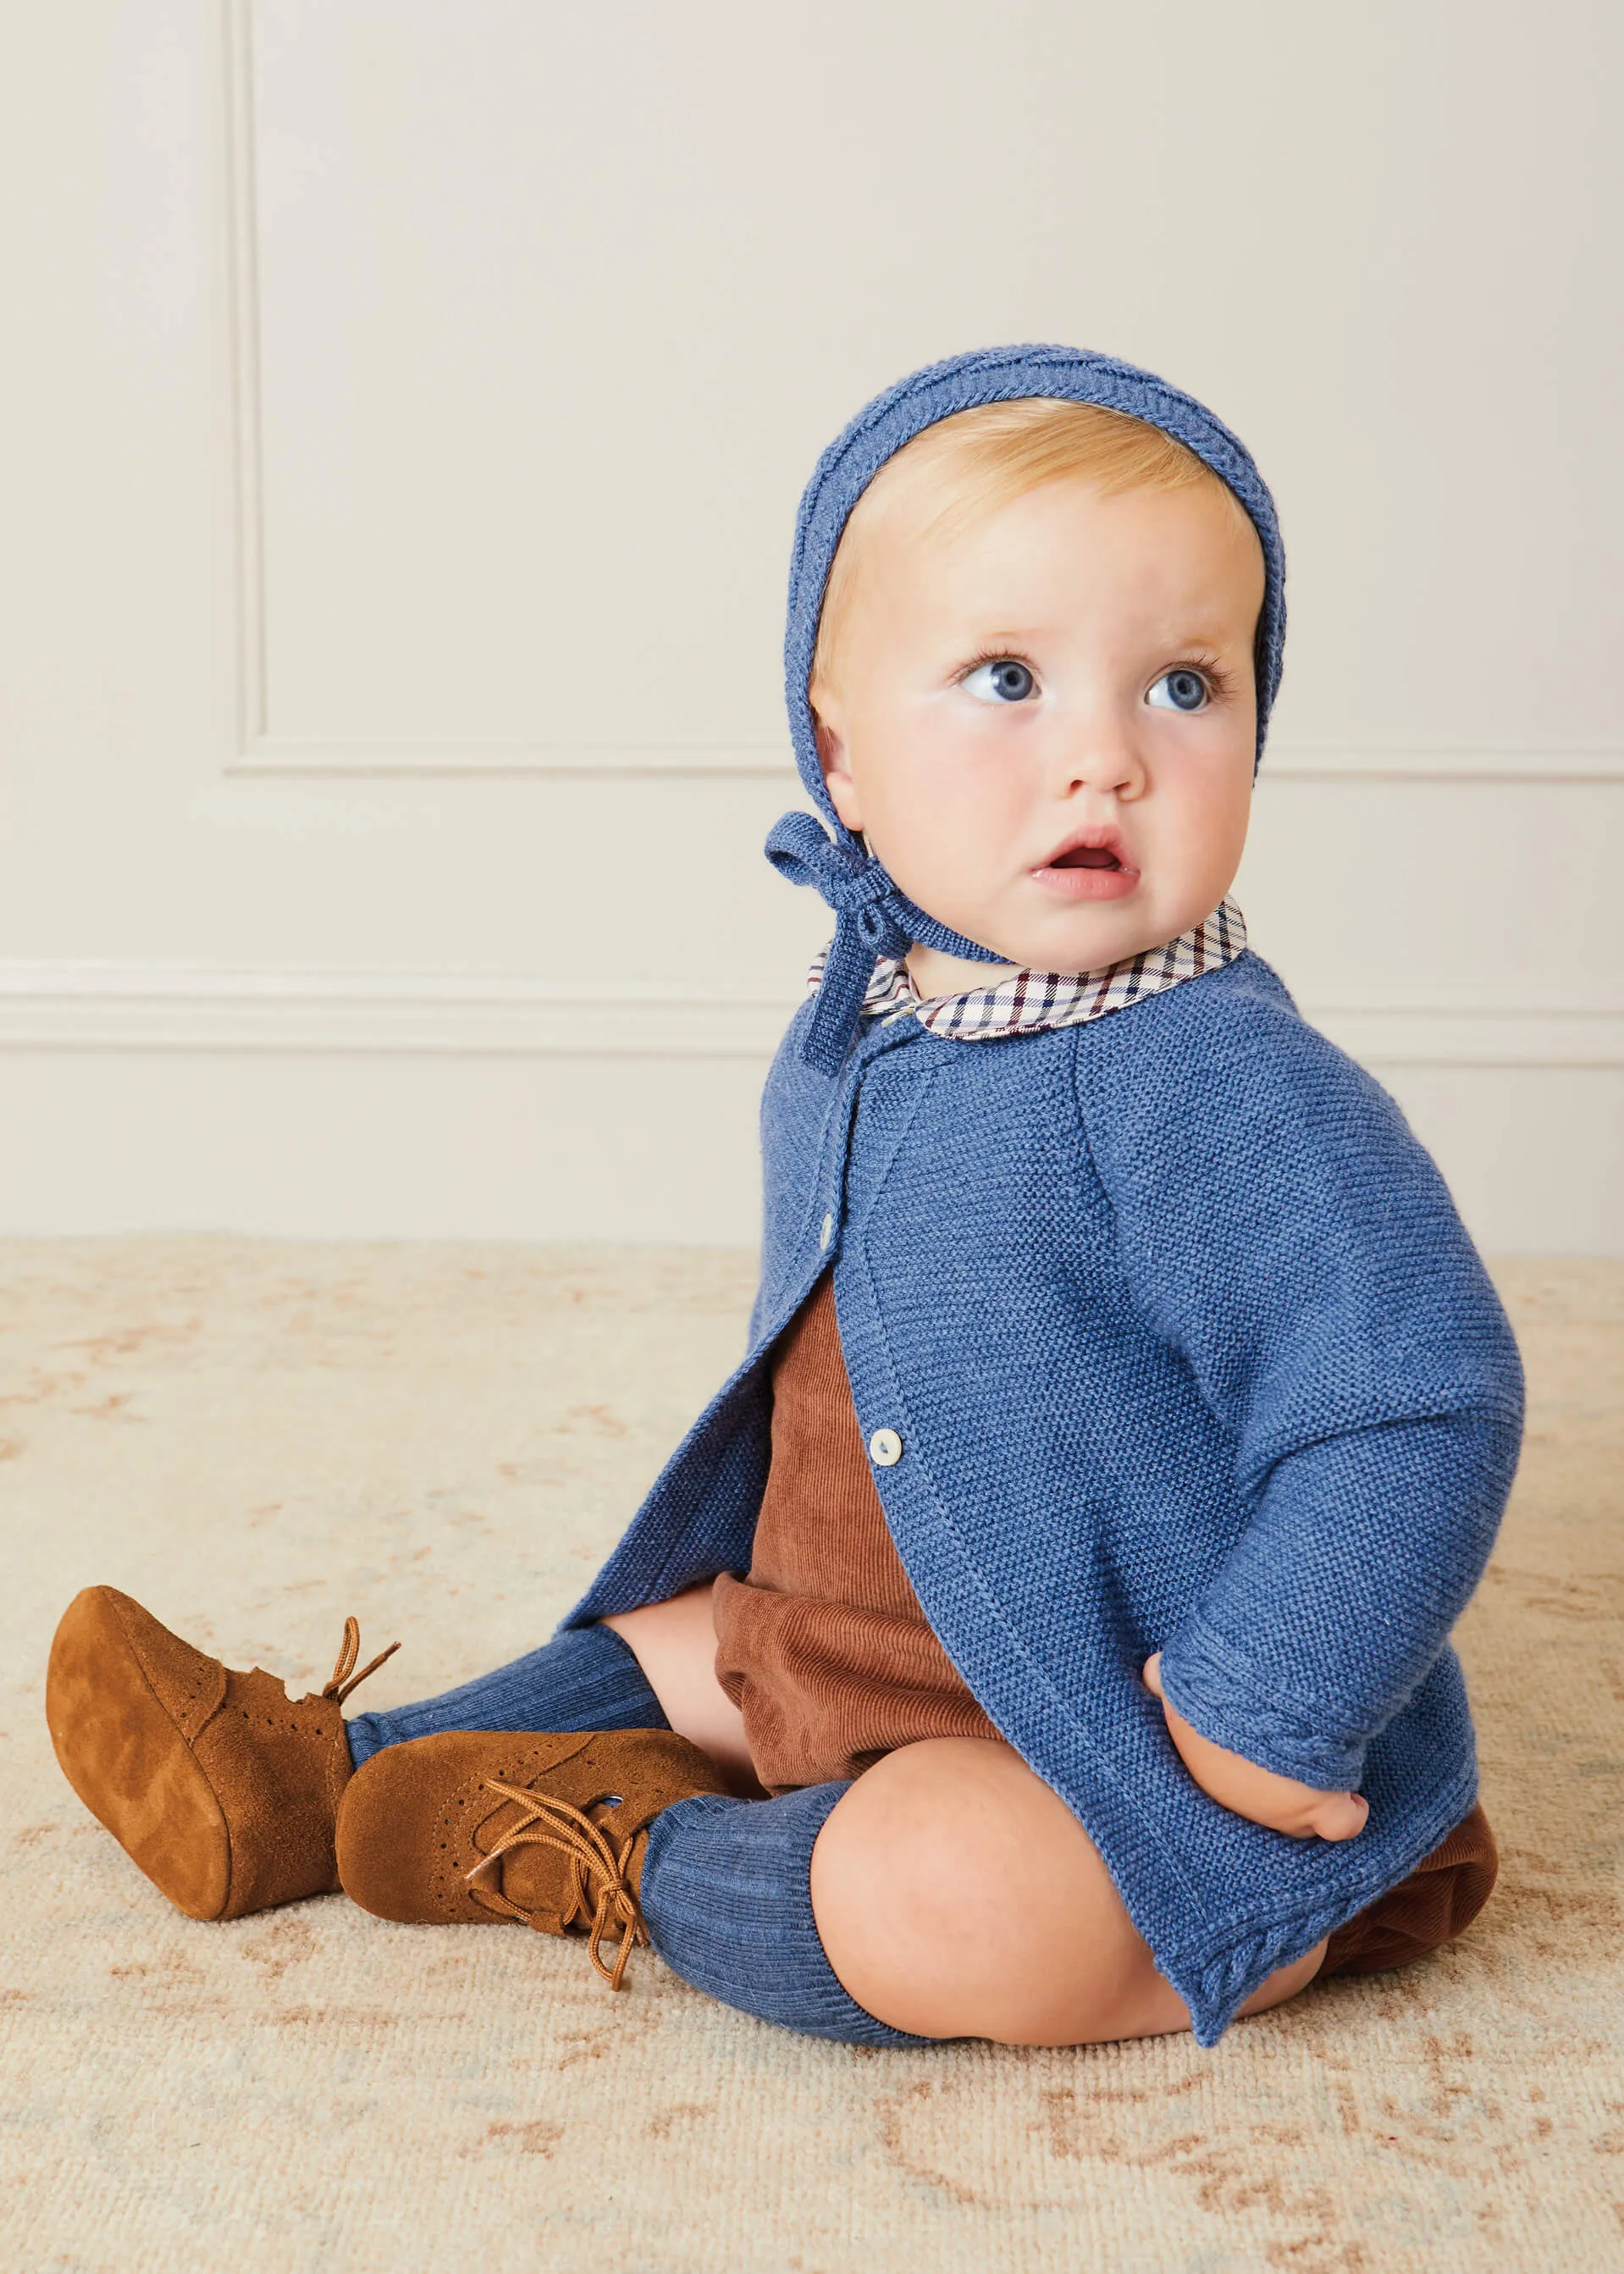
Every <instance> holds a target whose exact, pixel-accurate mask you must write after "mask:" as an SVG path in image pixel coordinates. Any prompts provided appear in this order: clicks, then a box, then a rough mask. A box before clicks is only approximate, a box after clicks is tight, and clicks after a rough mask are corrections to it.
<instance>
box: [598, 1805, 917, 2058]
mask: <svg viewBox="0 0 1624 2274" xmlns="http://www.w3.org/2000/svg"><path fill="white" fill-rule="evenodd" d="M848 1789H849V1788H848V1787H847V1786H846V1785H844V1784H815V1785H808V1786H806V1787H805V1788H803V1789H802V1790H801V1791H800V1792H786V1793H784V1794H782V1795H780V1796H779V1797H778V1799H777V1800H728V1799H725V1798H723V1797H720V1796H716V1795H712V1794H710V1793H702V1794H700V1795H699V1796H698V1797H697V1798H696V1799H694V1800H680V1801H679V1802H678V1803H677V1804H676V1806H675V1807H674V1808H667V1809H665V1811H663V1812H662V1813H661V1814H660V1815H658V1816H657V1817H656V1818H655V1819H654V1821H653V1823H652V1824H651V1825H650V1827H649V1845H648V1851H647V1853H646V1854H645V1856H644V1857H643V1886H642V1896H641V1900H642V1904H643V1916H644V1918H645V1919H646V1920H647V1921H648V1925H649V1933H650V1938H651V1939H652V1940H653V1944H654V1947H655V1949H656V1950H658V1953H659V1954H660V1956H661V1957H662V1958H663V1959H664V1960H665V1963H666V1965H667V1966H669V1967H670V1968H671V1969H672V1971H673V1973H675V1974H680V1976H681V1977H682V1979H683V1980H684V1981H685V1982H691V1983H692V1984H693V1985H694V1987H695V1989H696V1990H703V1991H706V1992H709V1993H710V1995H711V1997H712V1998H719V1999H721V2000H722V2001H723V2003H724V2004H725V2005H728V2006H737V2007H741V2009H742V2010H743V2011H744V2012H745V2013H747V2014H755V2015H756V2018H757V2019H758V2020H760V2021H763V2022H777V2023H778V2026H779V2027H780V2028H781V2029H799V2030H801V2032H802V2034H803V2035H804V2036H807V2037H838V2038H840V2039H841V2040H843V2041H844V2042H845V2043H846V2044H853V2045H925V2044H933V2043H934V2042H935V2040H934V2039H932V2038H929V2037H910V2036H908V2034H907V2033H906V2030H903V2029H891V2028H889V2027H888V2026H887V2024H886V2023H885V2022H876V2020H875V2018H874V2016H873V2014H867V2013H865V2012H864V2011H863V2009H862V2007H861V2006H860V2005H859V2004H858V2003H857V2001H856V1999H854V1998H853V1997H851V1996H850V1995H849V1994H848V1993H847V1992H846V1990H844V1989H843V1988H842V1987H841V1985H840V1982H839V1980H838V1977H837V1976H836V1973H835V1970H834V1969H833V1967H831V1964H830V1963H829V1961H828V1959H827V1958H826V1957H825V1956H824V1955H823V1944H822V1942H821V1941H820V1940H819V1939H818V1932H817V1924H816V1920H815V1919H814V1918H813V1916H812V1894H811V1886H810V1876H809V1875H810V1872H811V1869H812V1843H813V1841H815V1840H816V1838H817V1835H818V1833H819V1831H820V1830H821V1829H822V1827H823V1819H824V1818H825V1817H826V1816H827V1815H828V1814H829V1811H830V1810H831V1808H833V1806H834V1804H835V1803H836V1802H837V1801H838V1799H839V1797H840V1796H841V1794H842V1793H843V1792H846V1790H848Z"/></svg>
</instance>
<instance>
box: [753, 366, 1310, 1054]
mask: <svg viewBox="0 0 1624 2274" xmlns="http://www.w3.org/2000/svg"><path fill="white" fill-rule="evenodd" d="M1031 396H1043V397H1047V398H1049V399H1050V400H1053V401H1057V402H1063V403H1095V404H1097V405H1098V406H1099V408H1100V409H1101V410H1119V411H1122V412H1124V414H1125V415H1126V416H1127V417H1129V418H1141V419H1143V420H1144V421H1145V423H1146V424H1147V425H1150V426H1156V427H1159V428H1160V429H1161V430H1162V433H1164V434H1170V435H1171V436H1172V438H1173V440H1175V441H1176V442H1182V443H1183V444H1184V447H1185V448H1186V449H1189V450H1192V451H1193V452H1194V453H1195V455H1196V456H1197V457H1198V458H1199V459H1200V460H1201V461H1202V462H1203V463H1204V464H1206V465H1207V466H1209V467H1210V468H1211V469H1212V471H1213V472H1214V473H1215V474H1216V475H1217V476H1218V478H1219V479H1220V480H1221V481H1222V482H1224V483H1225V484H1227V486H1229V489H1230V490H1232V491H1233V492H1234V493H1235V495H1236V497H1237V499H1238V500H1239V501H1240V502H1241V504H1242V505H1243V506H1244V508H1245V509H1246V512H1247V514H1248V516H1250V518H1251V521H1252V526H1253V528H1254V529H1255V530H1256V531H1257V532H1258V539H1259V543H1260V545H1261V546H1262V547H1263V566H1264V590H1263V607H1262V612H1261V614H1259V619H1258V636H1257V655H1256V662H1257V692H1258V757H1259V760H1260V759H1261V757H1262V756H1263V738H1264V734H1265V731H1266V729H1267V725H1268V714H1269V709H1270V706H1271V704H1273V702H1274V691H1275V689H1276V688H1277V687H1278V686H1279V684H1280V665H1281V651H1282V647H1283V645H1284V641H1285V629H1286V609H1285V592H1284V584H1285V567H1286V564H1285V555H1284V553H1283V552H1282V548H1281V542H1280V529H1279V524H1278V523H1277V522H1276V519H1275V516H1274V500H1273V498H1271V496H1270V495H1269V493H1268V490H1267V486H1266V485H1265V483H1264V480H1263V477H1262V476H1261V475H1260V474H1259V471H1258V470H1257V468H1256V466H1255V465H1254V464H1253V463H1252V459H1251V457H1250V456H1249V455H1248V454H1247V451H1246V449H1245V448H1244V445H1243V444H1242V443H1240V442H1239V441H1237V439H1236V437H1235V436H1234V435H1233V434H1231V433H1230V432H1229V428H1228V427H1227V426H1225V425H1222V424H1221V423H1220V422H1219V420H1217V419H1216V418H1214V417H1213V414H1212V412H1211V411H1210V410H1205V409H1204V408H1203V407H1202V405H1201V404H1200V403H1197V402H1196V401H1195V399H1194V398H1193V396H1191V395H1182V394H1180V392H1179V391H1178V389H1177V388H1172V387H1169V386H1168V384H1167V382H1166V381H1165V380H1160V379H1157V378H1155V377H1154V374H1153V373H1150V372H1147V371H1139V370H1137V369H1136V368H1135V367H1134V365H1132V364H1126V363H1118V362H1116V360H1115V359H1114V358H1111V357H1109V356H1101V355H1093V354H1090V353H1089V352H1088V351H1087V350H1086V349H1082V348H1055V347H1028V348H986V349H982V350H980V351H979V352H977V353H975V354H974V355H963V356H952V357H950V358H949V359H948V360H947V361H946V362H945V363H937V364H931V365H929V366H928V367H927V368H926V369H925V370H923V371H918V372H915V373H914V374H913V375H912V377H911V378H908V379H904V380H898V383H897V385H896V386H895V387H892V388H887V389H886V391H885V393H884V394H883V395H876V397H875V399H874V401H873V402H872V403H869V405H868V408H867V410H861V411H859V413H858V414H857V417H856V418H853V421H852V423H851V425H849V426H848V427H847V428H846V432H845V433H843V434H842V435H840V436H839V438H838V440H836V441H834V442H832V443H831V445H830V447H829V448H828V449H827V450H825V451H824V453H823V456H822V457H821V458H820V459H819V460H818V462H817V465H816V469H815V471H814V472H813V475H812V478H811V480H810V482H808V485H807V489H806V494H805V495H804V496H803V497H802V499H801V511H800V514H799V515H798V516H797V518H796V523H795V541H794V545H793V549H792V552H791V554H790V577H789V622H788V628H787V629H786V634H785V641H784V683H785V694H786V699H787V701H788V704H789V723H790V737H791V740H792V742H793V744H794V749H795V764H796V767H797V769H798V771H799V772H800V775H801V780H802V782H803V783H804V784H805V785H806V788H807V791H808V794H809V795H810V797H811V798H812V800H813V802H814V803H815V804H816V807H817V809H818V811H819V812H820V813H821V814H822V815H823V817H824V818H825V820H826V821H827V822H828V825H829V827H828V830H827V831H826V830H825V829H824V828H823V825H822V824H821V823H819V822H817V821H816V820H814V819H813V817H812V816H811V815H810V814H808V813H800V812H796V813H786V814H785V815H784V817H782V819H781V820H779V821H778V822H776V823H775V824H774V825H773V827H772V829H771V832H770V833H769V835H768V838H767V848H766V849H767V858H768V859H769V860H770V861H771V863H772V865H773V867H774V868H775V869H776V870H778V874H779V875H780V876H781V877H788V879H789V881H790V883H791V884H793V885H812V886H813V887H814V889H815V890H816V891H817V892H821V893H822V895H823V899H824V900H826V901H827V902H828V903H829V906H830V907H831V908H832V909H833V910H834V913H835V937H834V945H833V946H832V948H831V951H830V955H829V961H828V963H827V965H826V966H825V968H824V971H823V979H822V982H821V983H820V984H819V987H818V990H817V994H816V998H815V1001H814V1005H813V1009H812V1015H811V1019H810V1021H809V1023H808V1028H807V1032H806V1036H805V1039H804V1040H803V1042H802V1044H801V1055H802V1057H803V1058H805V1060H806V1062H807V1064H808V1065H811V1066H816V1068H817V1069H818V1070H819V1071H820V1072H821V1073H828V1074H835V1073H838V1072H839V1070H840V1068H841V1066H842V1065H844V1064H845V1062H846V1054H847V1052H848V1051H849V1050H850V1049H851V1046H852V1040H853V1035H855V1033H856V1031H857V1022H858V1018H859V1015H860V1013H861V1009H862V1001H863V997H864V996H865V995H866V994H867V992H868V982H869V980H870V979H871V978H872V977H873V975H874V968H875V965H876V962H877V961H878V960H879V958H880V957H881V956H902V955H906V953H907V951H908V949H909V948H910V947H911V946H914V945H919V946H921V947H934V948H936V949H939V950H940V951H941V952H942V953H944V954H945V955H955V956H964V957H966V958H969V959H971V960H974V961H976V962H979V963H1004V962H1007V961H1008V960H1009V959H1008V958H1007V957H1006V956H1004V955H1002V954H1000V953H998V952H997V950H996V949H994V948H989V947H983V946H982V945H981V944H980V943H979V942H978V941H975V940H972V939H966V938H964V937H962V935H961V934H959V932H956V931H951V930H949V928H948V927H947V925H945V924H942V923H938V922H936V918H935V917H934V916H931V915H927V914H926V912H925V910H924V909H923V908H920V907H915V906H914V902H913V901H912V900H909V898H908V897H907V895H906V892H903V891H902V889H901V887H900V886H899V885H897V884H896V883H895V882H894V880H893V879H892V877H891V875H890V873H889V871H888V870H886V868H885V867H884V865H883V862H880V861H878V860H876V858H875V856H874V855H872V854H871V853H868V852H867V851H865V849H864V847H862V845H861V843H860V842H859V840H857V839H856V838H855V837H854V836H853V834H852V832H851V831H850V830H848V829H847V828H846V827H845V825H843V824H842V822H841V821H840V819H839V817H838V815H837V814H836V812H835V809H834V807H833V806H832V804H831V802H830V797H829V791H828V787H827V786H826V785H825V783H824V780H823V768H822V766H821V765H820V764H819V763H818V756H817V741H816V729H815V727H814V722H813V717H812V707H811V704H810V703H809V701H808V696H807V684H808V679H809V677H810V675H811V670H812V658H813V653H814V651H815V650H816V645H817V627H818V618H819V616H820V615H821V614H822V613H823V594H824V591H825V588H826V587H827V585H828V582H829V571H830V568H831V563H832V562H833V560H834V556H835V548H836V546H838V544H839V542H840V532H841V531H842V530H843V529H844V528H845V527H846V518H847V516H849V514H850V513H851V510H852V508H853V506H854V505H855V504H856V502H857V501H858V499H859V498H860V497H861V495H862V493H863V492H864V491H865V490H866V489H867V488H868V485H869V483H870V482H871V481H872V480H873V479H874V477H875V476H876V474H877V473H878V471H880V468H881V467H882V466H883V465H884V463H886V461H887V459H889V458H891V457H894V456H896V454H897V452H898V450H899V449H901V448H902V447H903V445H904V443H905V442H911V441H912V440H913V439H914V436H915V435H916V434H919V433H923V431H924V429H925V428H926V427H927V426H934V425H936V421H937V420H938V419H942V418H951V417H952V415H953V413H954V412H955V411H959V410H973V409H974V408H976V407H977V406H979V405H980V404H981V403H1012V402H1018V401H1021V400H1024V399H1026V398H1027V397H1031Z"/></svg>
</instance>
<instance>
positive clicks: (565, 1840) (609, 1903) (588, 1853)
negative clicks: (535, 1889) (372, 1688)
mask: <svg viewBox="0 0 1624 2274" xmlns="http://www.w3.org/2000/svg"><path fill="white" fill-rule="evenodd" d="M485 1789H486V1790H487V1791H488V1792H493V1793H497V1794H499V1795H500V1797H501V1798H502V1799H503V1800H509V1801H512V1802H513V1803H514V1804H515V1807H516V1808H517V1809H518V1810H519V1811H520V1814H519V1818H518V1821H517V1822H516V1823H515V1824H513V1825H511V1826H509V1827H508V1830H507V1831H506V1832H504V1833H503V1834H502V1835H501V1837H500V1839H499V1840H498V1841H497V1842H496V1844H495V1846H494V1847H493V1848H492V1849H491V1851H490V1853H489V1855H487V1856H485V1857H483V1858H482V1860H481V1861H480V1862H479V1863H478V1864H475V1866H474V1869H473V1871H470V1873H469V1874H468V1891H469V1894H470V1895H471V1896H472V1897H473V1899H474V1901H476V1902H477V1903H482V1904H484V1905H485V1909H487V1910H497V1911H501V1912H503V1913H505V1914H506V1916H508V1917H509V1918H516V1919H523V1920H525V1921H527V1922H528V1921H529V1919H530V1913H529V1912H528V1911H527V1910H525V1909H523V1908H522V1907H521V1905H519V1904H518V1903H515V1902H514V1901H512V1900H511V1898H510V1897H508V1896H507V1895H505V1894H503V1893H502V1892H501V1890H500V1887H495V1886H491V1885H490V1884H489V1883H488V1882H484V1883H480V1882H477V1880H476V1877H475V1875H476V1873H478V1872H482V1871H486V1870H487V1869H488V1868H489V1866H490V1865H491V1864H493V1863H494V1862H496V1860H497V1859H498V1858H499V1857H500V1856H506V1855H508V1853H509V1851H510V1850H511V1849H515V1848H555V1849H558V1851H559V1852H560V1855H564V1856H568V1858H569V1891H568V1908H567V1909H566V1910H565V1912H564V1915H563V1917H562V1919H561V1920H560V1925H561V1926H563V1927H566V1928H568V1927H569V1926H572V1925H573V1924H575V1921H576V1920H577V1919H580V1920H582V1921H583V1922H584V1923H585V1924H586V1928H587V1944H586V1949H587V1956H588V1957H589V1958H590V1960H591V1962H592V1963H593V1965H594V1966H595V1967H596V1968H597V1969H598V1972H599V1973H600V1974H601V1975H602V1976H603V1977H604V1980H605V1982H606V1983H607V1984H609V1987H610V1988H611V1989H612V1990H618V1989H619V1988H620V1981H621V1977H622V1976H623V1975H624V1974H625V1972H626V1962H627V1960H628V1958H629V1957H630V1956H631V1954H632V1952H633V1950H634V1949H642V1948H646V1947H647V1945H648V1940H649V1931H648V1929H647V1927H646V1926H645V1925H644V1924H643V1913H642V1911H641V1910H640V1909H639V1908H638V1904H637V1898H636V1896H635V1894H633V1893H632V1888H631V1882H630V1881H629V1879H628V1878H627V1876H626V1867H627V1864H628V1862H629V1860H630V1857H631V1852H632V1847H633V1844H634V1841H635V1834H634V1835H633V1836H632V1838H631V1839H628V1840H625V1841H615V1840H612V1839H611V1838H610V1836H609V1834H607V1833H606V1832H605V1830H604V1828H603V1826H601V1825H599V1824H595V1823H594V1822H593V1821H592V1818H590V1816H589V1815H588V1814H587V1813H586V1811H584V1809H580V1808H576V1807H575V1806H574V1805H573V1803H570V1802H569V1801H568V1800H555V1799H553V1796H552V1795H551V1794H550V1793H545V1792H530V1791H527V1790H526V1789H525V1788H523V1786H522V1785H512V1784H503V1783H501V1782H500V1781H499V1780H498V1779H497V1778H495V1777H486V1778H485ZM594 1887H596V1892H594ZM615 1928H618V1929H619V1930H620V1946H619V1948H618V1949H617V1950H616V1952H615V1954H614V1963H613V1966H606V1965H605V1963H604V1959H603V1954H602V1944H603V1941H604V1938H605V1935H607V1934H608V1933H609V1932H610V1931H612V1930H613V1929H615Z"/></svg>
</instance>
